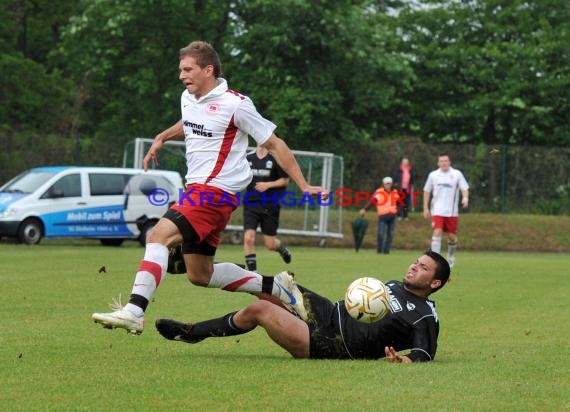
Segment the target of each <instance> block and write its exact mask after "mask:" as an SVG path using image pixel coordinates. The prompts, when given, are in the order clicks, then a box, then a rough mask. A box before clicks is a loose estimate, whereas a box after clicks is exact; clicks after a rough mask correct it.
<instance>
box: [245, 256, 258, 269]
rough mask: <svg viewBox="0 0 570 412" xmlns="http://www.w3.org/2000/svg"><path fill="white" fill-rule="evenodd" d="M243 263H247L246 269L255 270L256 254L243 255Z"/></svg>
mask: <svg viewBox="0 0 570 412" xmlns="http://www.w3.org/2000/svg"><path fill="white" fill-rule="evenodd" d="M245 264H246V265H247V270H251V271H252V272H255V271H256V270H257V256H256V255H255V253H252V254H250V255H245Z"/></svg>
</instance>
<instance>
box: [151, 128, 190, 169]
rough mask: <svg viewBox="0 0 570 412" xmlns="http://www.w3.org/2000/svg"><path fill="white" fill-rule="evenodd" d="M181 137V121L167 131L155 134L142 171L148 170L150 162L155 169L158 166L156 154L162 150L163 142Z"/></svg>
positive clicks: (182, 133)
mask: <svg viewBox="0 0 570 412" xmlns="http://www.w3.org/2000/svg"><path fill="white" fill-rule="evenodd" d="M183 135H184V128H183V126H182V119H181V120H179V121H178V122H176V124H174V125H172V126H170V127H169V128H168V129H166V130H164V131H162V132H160V133H159V134H157V135H156V137H155V138H154V142H152V146H150V149H148V152H147V153H146V155H145V157H144V159H143V169H144V170H145V172H146V171H147V170H148V168H149V166H150V162H152V163H153V164H154V166H155V167H156V166H158V152H159V151H160V149H162V146H163V145H164V142H167V141H169V140H172V139H174V138H176V137H179V136H183Z"/></svg>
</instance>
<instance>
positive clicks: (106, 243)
mask: <svg viewBox="0 0 570 412" xmlns="http://www.w3.org/2000/svg"><path fill="white" fill-rule="evenodd" d="M124 240H125V239H112V238H111V239H100V242H101V244H102V245H103V246H121V245H122V244H123V242H124Z"/></svg>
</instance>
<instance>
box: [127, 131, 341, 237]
mask: <svg viewBox="0 0 570 412" xmlns="http://www.w3.org/2000/svg"><path fill="white" fill-rule="evenodd" d="M152 142H153V139H148V138H142V137H138V138H135V139H134V141H132V142H129V143H128V144H127V145H126V147H125V150H124V153H123V167H134V168H142V167H143V159H144V156H145V154H146V152H147V150H148V147H150V145H151V144H152ZM165 147H169V148H170V149H175V150H180V154H181V156H182V157H183V158H184V167H186V161H185V151H186V145H185V143H184V141H181V140H170V141H168V142H166V143H165ZM250 150H251V151H254V150H255V147H250V148H248V152H249V151H250ZM292 152H293V154H294V155H295V158H296V159H297V162H298V163H299V165H300V166H301V170H302V171H303V174H304V176H305V178H306V179H307V181H308V182H309V183H311V184H319V185H320V186H323V187H326V188H327V189H329V190H330V191H332V192H334V191H335V190H336V189H339V188H342V187H343V175H344V159H343V157H342V156H338V155H334V154H333V153H324V152H309V151H302V150H292ZM131 155H132V158H131V157H130V156H131ZM159 156H160V155H159ZM305 163H308V165H305ZM314 163H315V164H316V166H313V164H314ZM159 167H160V165H159ZM171 170H172V169H171ZM177 171H178V172H179V173H180V174H181V175H182V177H183V178H184V176H185V174H186V170H183V171H182V170H177ZM319 177H320V182H318V183H317V182H314V181H313V179H319ZM291 185H294V187H295V189H296V191H297V193H299V198H300V196H301V194H300V192H299V190H298V188H297V187H296V185H295V184H294V183H291ZM295 208H297V209H300V208H303V209H304V210H303V222H299V223H300V227H297V228H288V227H280V228H279V229H278V231H277V233H278V234H281V235H290V236H308V237H315V238H320V239H321V241H320V243H319V245H320V246H324V244H325V242H326V239H329V238H332V239H342V237H343V234H342V207H341V206H339V205H336V204H335V203H334V202H332V204H331V205H330V206H325V205H317V206H316V208H317V209H318V220H317V221H316V223H315V220H314V219H315V218H316V216H314V214H315V213H316V212H317V210H314V208H313V210H310V205H309V204H308V203H306V204H305V205H304V206H292V207H291V209H295ZM283 209H284V208H282V212H283ZM331 211H334V212H335V213H334V217H332V216H331V213H330V212H331ZM234 215H235V213H234ZM311 219H312V220H313V221H312V222H311ZM331 219H333V220H334V221H331ZM232 220H233V219H232ZM282 224H283V223H282ZM226 231H232V232H243V227H242V226H241V225H237V224H233V222H232V221H230V224H228V226H226Z"/></svg>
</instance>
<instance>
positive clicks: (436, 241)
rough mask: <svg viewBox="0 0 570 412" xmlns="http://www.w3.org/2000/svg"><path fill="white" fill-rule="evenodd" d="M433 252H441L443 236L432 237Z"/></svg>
mask: <svg viewBox="0 0 570 412" xmlns="http://www.w3.org/2000/svg"><path fill="white" fill-rule="evenodd" d="M431 250H433V251H434V252H436V253H440V252H441V236H440V237H436V236H432V238H431Z"/></svg>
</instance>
